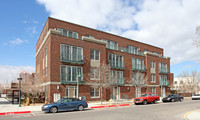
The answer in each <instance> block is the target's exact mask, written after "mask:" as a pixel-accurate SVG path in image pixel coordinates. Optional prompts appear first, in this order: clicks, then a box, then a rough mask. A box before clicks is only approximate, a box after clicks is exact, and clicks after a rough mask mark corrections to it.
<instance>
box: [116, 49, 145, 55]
mask: <svg viewBox="0 0 200 120" xmlns="http://www.w3.org/2000/svg"><path fill="white" fill-rule="evenodd" d="M115 50H118V51H121V52H126V53H130V52H129V51H128V49H127V48H124V47H118V49H115ZM130 54H134V55H140V56H144V52H140V51H137V53H130Z"/></svg>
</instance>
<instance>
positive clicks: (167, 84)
mask: <svg viewBox="0 0 200 120" xmlns="http://www.w3.org/2000/svg"><path fill="white" fill-rule="evenodd" d="M159 86H169V81H168V80H159Z"/></svg>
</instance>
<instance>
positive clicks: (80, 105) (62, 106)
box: [42, 98, 88, 113]
mask: <svg viewBox="0 0 200 120" xmlns="http://www.w3.org/2000/svg"><path fill="white" fill-rule="evenodd" d="M87 107H88V104H87V102H86V101H83V100H79V99H77V98H63V99H60V100H58V101H57V102H56V103H53V104H46V105H43V106H42V111H45V112H51V113H56V112H58V111H69V110H79V111H83V110H84V108H87Z"/></svg>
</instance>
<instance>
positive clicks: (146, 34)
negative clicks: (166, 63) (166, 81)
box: [0, 0, 200, 81]
mask: <svg viewBox="0 0 200 120" xmlns="http://www.w3.org/2000/svg"><path fill="white" fill-rule="evenodd" d="M198 2H199V1H198V0H191V1H190V2H188V1H187V0H182V1H178V0H177V1H174V0H168V1H164V0H160V1H157V0H143V1H142V2H141V1H138V0H136V1H134V2H133V1H132V0H109V1H107V0H95V1H94V0H84V1H81V0H76V1H71V0H64V1H60V0H18V1H16V0H5V1H3V0H2V1H0V11H1V12H0V13H1V14H0V15H1V19H0V25H1V29H0V34H1V39H0V55H1V57H0V81H6V80H8V81H11V80H14V79H15V78H16V77H17V76H18V74H19V72H20V71H24V70H26V71H28V72H34V70H35V47H36V42H37V40H38V37H39V35H40V32H41V31H42V28H43V25H44V24H45V22H46V19H47V17H48V16H52V17H55V18H58V19H62V20H65V21H69V22H73V23H76V24H81V25H84V26H88V27H92V28H95V29H99V30H103V31H106V32H110V33H113V34H117V35H120V36H124V37H127V38H130V39H134V40H138V41H141V42H144V43H148V44H151V45H155V46H158V47H161V48H163V49H164V54H165V56H170V57H171V72H173V73H174V75H175V76H177V75H179V74H180V73H181V72H182V71H183V70H186V71H192V70H197V71H200V64H199V63H200V56H199V51H200V49H199V48H196V47H195V46H194V45H193V41H192V38H193V36H194V33H195V31H194V30H195V27H196V26H197V25H200V16H197V15H196V13H198V12H199V11H200V8H199V4H200V3H199V4H198ZM105 3H106V4H105ZM166 6H167V7H166Z"/></svg>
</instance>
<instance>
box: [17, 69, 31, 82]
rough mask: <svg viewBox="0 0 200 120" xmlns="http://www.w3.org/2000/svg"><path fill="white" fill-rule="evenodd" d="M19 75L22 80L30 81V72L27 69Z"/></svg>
mask: <svg viewBox="0 0 200 120" xmlns="http://www.w3.org/2000/svg"><path fill="white" fill-rule="evenodd" d="M19 76H20V78H22V82H28V81H30V77H31V74H30V73H29V72H27V71H22V72H21V73H20V74H19Z"/></svg>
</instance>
